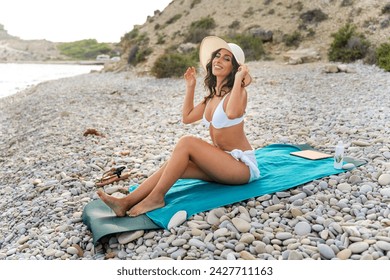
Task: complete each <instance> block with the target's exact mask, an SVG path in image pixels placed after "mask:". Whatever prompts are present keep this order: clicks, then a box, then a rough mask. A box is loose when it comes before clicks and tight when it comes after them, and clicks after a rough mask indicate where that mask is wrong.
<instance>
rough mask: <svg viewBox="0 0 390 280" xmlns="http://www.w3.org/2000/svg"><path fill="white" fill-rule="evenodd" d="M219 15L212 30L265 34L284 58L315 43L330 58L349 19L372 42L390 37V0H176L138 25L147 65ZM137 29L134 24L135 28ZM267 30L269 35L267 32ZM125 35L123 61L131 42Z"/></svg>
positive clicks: (269, 47)
mask: <svg viewBox="0 0 390 280" xmlns="http://www.w3.org/2000/svg"><path fill="white" fill-rule="evenodd" d="M207 17H211V18H212V19H214V22H215V27H214V28H213V29H212V30H210V31H209V33H210V34H212V35H217V36H225V35H227V34H231V33H241V34H242V33H248V32H249V33H252V34H255V35H258V34H260V35H262V36H265V39H264V48H265V50H266V52H267V57H269V58H271V59H275V60H277V59H283V54H284V53H286V52H287V51H289V50H295V49H304V48H310V49H314V50H315V51H316V52H318V54H319V57H320V59H321V60H324V61H326V60H327V50H328V48H329V46H330V44H331V42H332V40H333V38H332V36H331V34H332V33H335V32H337V31H338V30H339V29H340V28H341V27H342V26H344V25H345V24H346V23H347V22H350V23H352V24H354V25H356V27H357V31H358V32H360V33H362V34H364V36H365V37H366V38H367V39H368V40H369V41H370V42H371V44H372V45H373V46H377V45H379V44H380V43H383V42H388V40H389V38H390V0H311V1H308V0H306V1H305V0H301V1H298V0H240V1H225V0H213V1H208V0H173V1H172V2H171V3H170V4H169V5H168V6H167V7H166V8H165V9H164V11H162V12H160V11H156V12H155V14H154V16H151V17H149V18H148V19H147V21H146V22H145V23H144V24H143V25H141V26H135V28H134V29H137V30H139V34H143V35H144V37H143V38H144V42H147V45H148V46H147V47H148V48H150V50H151V51H150V53H148V56H147V60H146V62H144V63H143V64H140V65H137V68H138V66H140V67H141V65H143V71H148V70H149V69H150V67H151V65H153V62H154V61H155V59H156V58H157V57H158V56H159V55H161V54H162V53H164V51H165V50H166V49H167V48H171V47H173V46H174V47H176V48H177V46H180V45H183V44H184V43H186V36H187V34H188V32H189V30H190V28H191V24H192V23H194V22H196V21H199V20H200V19H202V18H207ZM134 29H133V30H134ZM294 33H295V34H299V36H300V39H299V43H298V45H297V44H295V45H293V46H288V45H287V44H286V43H285V38H286V36H289V35H291V34H294ZM267 35H268V37H267ZM125 41H126V40H125V36H124V37H123V38H122V42H121V43H122V45H123V46H124V54H123V57H122V61H121V64H122V66H124V65H126V62H127V61H128V59H129V52H131V48H130V47H129V44H128V42H127V44H126V42H125Z"/></svg>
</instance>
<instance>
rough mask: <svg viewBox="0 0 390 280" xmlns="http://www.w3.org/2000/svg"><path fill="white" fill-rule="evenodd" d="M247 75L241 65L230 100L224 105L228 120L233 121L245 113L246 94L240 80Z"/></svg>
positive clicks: (244, 66)
mask: <svg viewBox="0 0 390 280" xmlns="http://www.w3.org/2000/svg"><path fill="white" fill-rule="evenodd" d="M247 74H248V67H247V66H246V65H241V66H240V67H239V68H238V71H237V73H236V76H235V80H234V85H233V88H232V92H231V94H230V98H229V100H228V102H227V105H226V109H225V112H226V115H227V116H228V118H229V119H235V118H239V117H241V116H242V115H243V114H244V113H245V109H246V105H247V92H246V89H245V87H244V86H243V85H242V80H243V79H244V77H245V76H246V75H247Z"/></svg>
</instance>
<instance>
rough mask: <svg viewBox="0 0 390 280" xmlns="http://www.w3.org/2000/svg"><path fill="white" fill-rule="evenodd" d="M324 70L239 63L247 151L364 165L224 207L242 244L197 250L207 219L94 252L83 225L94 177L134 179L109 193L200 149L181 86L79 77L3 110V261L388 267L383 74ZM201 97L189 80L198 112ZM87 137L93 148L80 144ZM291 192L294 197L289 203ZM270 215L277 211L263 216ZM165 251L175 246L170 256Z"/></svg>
mask: <svg viewBox="0 0 390 280" xmlns="http://www.w3.org/2000/svg"><path fill="white" fill-rule="evenodd" d="M23 63H25V62H23ZM34 63H36V62H34ZM324 66H325V64H324V63H310V64H302V65H295V66H292V65H285V64H282V63H275V62H253V63H249V67H250V69H251V74H252V77H253V78H254V81H253V83H252V84H251V85H250V86H249V87H248V96H249V99H248V108H247V116H246V132H247V135H248V139H249V140H250V142H251V143H252V145H253V148H255V149H256V148H260V147H264V146H266V145H268V144H272V143H281V142H282V143H295V144H302V143H307V144H309V145H311V146H313V147H314V148H316V149H318V150H321V151H324V152H332V151H333V149H334V146H335V145H336V144H337V140H339V139H340V138H342V139H343V140H344V143H345V144H346V155H347V156H350V157H354V158H357V159H365V160H367V161H368V163H367V164H366V165H364V166H362V167H359V168H356V169H353V170H351V171H348V172H345V173H342V174H340V175H338V176H330V177H328V178H324V179H320V180H315V181H314V182H311V183H309V184H305V185H304V186H299V187H296V188H293V189H291V190H288V191H286V192H284V193H283V194H279V195H278V194H270V195H265V196H262V197H257V198H253V199H250V200H248V201H243V202H241V203H237V204H234V205H228V206H226V207H224V211H226V213H225V214H224V216H223V217H221V219H222V218H223V219H231V218H232V217H234V216H235V215H237V216H238V215H240V214H243V215H246V212H248V213H252V214H249V215H250V216H249V219H250V220H251V221H252V222H251V224H252V227H251V230H250V232H249V234H250V235H251V239H250V240H252V238H253V240H252V241H250V242H249V241H248V242H242V241H240V238H241V237H242V234H241V233H239V234H238V235H239V236H238V237H240V238H237V235H236V234H231V235H226V236H225V237H224V238H216V239H215V240H214V239H211V240H210V241H209V243H211V245H208V244H207V245H208V246H207V249H206V250H204V251H203V250H201V248H196V247H195V246H190V245H189V244H190V243H189V241H190V240H192V239H197V240H201V241H202V242H206V241H205V239H206V237H207V236H210V234H211V235H213V234H214V232H215V228H218V224H217V225H212V224H209V227H206V228H205V229H202V230H200V229H199V228H196V226H194V225H196V223H197V222H198V223H200V222H202V223H207V216H208V215H210V213H211V212H213V211H208V212H205V213H199V214H197V215H195V216H193V217H190V219H189V221H192V222H193V223H190V224H189V223H187V222H185V223H184V224H183V225H180V226H178V227H177V228H174V229H172V230H171V231H168V230H155V231H148V232H142V233H141V234H142V236H143V238H142V240H141V239H139V240H141V241H137V240H135V241H130V242H128V243H125V244H120V242H119V241H118V237H119V235H118V236H112V237H110V238H109V240H107V243H104V244H99V245H98V246H97V247H94V246H93V243H92V236H91V232H89V230H88V229H87V228H86V226H85V225H84V224H83V223H82V221H81V214H82V210H83V208H84V206H85V205H86V204H87V203H88V202H90V201H91V200H93V199H97V196H96V193H95V192H96V190H97V188H96V187H95V185H94V181H95V180H96V179H98V178H99V177H100V176H101V175H102V173H103V171H105V170H107V169H108V168H110V167H112V166H115V165H119V164H125V165H128V166H130V167H131V169H132V171H133V174H134V176H132V178H130V179H129V180H126V181H120V182H118V183H117V184H115V185H113V186H110V188H108V189H109V191H110V192H115V190H117V189H118V188H121V187H127V186H129V185H132V184H136V183H138V182H139V181H140V180H142V179H143V178H145V177H147V176H150V175H151V174H152V172H153V171H155V170H156V169H157V168H158V167H159V166H161V164H162V163H163V162H165V161H166V160H167V159H168V158H169V155H170V152H171V150H172V148H173V147H174V144H175V143H176V142H177V140H178V139H179V138H180V137H181V136H184V135H187V134H192V135H196V136H198V137H201V138H204V139H205V140H206V141H208V139H209V138H208V134H207V131H205V129H204V128H202V127H201V126H199V125H183V124H182V123H181V121H180V120H181V104H182V102H183V98H184V92H185V85H184V81H182V80H181V79H160V80H157V79H155V78H152V77H147V76H143V77H138V76H137V75H136V74H135V73H132V72H122V73H90V74H83V75H80V76H76V77H71V78H62V79H58V80H54V81H48V82H44V83H41V84H38V85H37V86H34V87H32V88H29V89H27V90H25V91H22V92H19V93H17V94H15V95H12V96H8V97H4V98H1V99H0V111H1V112H2V113H1V114H0V128H1V130H0V131H1V134H0V178H1V181H0V194H1V197H2V200H1V202H0V212H1V213H2V219H1V221H0V245H1V247H0V259H7V260H14V259H46V260H52V259H107V258H111V259H133V260H139V259H159V258H169V259H227V258H230V259H268V260H272V259H275V260H276V259H315V260H319V259H385V260H388V259H389V258H390V253H389V251H390V232H389V225H390V206H389V204H390V198H389V197H390V182H387V177H388V176H383V175H386V174H390V164H389V163H388V159H389V157H390V139H389V138H390V137H389V135H390V131H389V122H390V116H389V114H388V108H389V107H390V102H389V101H388V100H389V99H388V89H389V88H390V79H389V75H390V74H389V73H386V72H384V71H382V70H380V69H378V68H376V67H374V66H367V65H362V64H359V63H357V64H351V65H348V67H350V68H351V69H353V70H354V71H352V72H353V73H335V74H327V73H324V72H323V70H324ZM203 94H204V92H203V87H202V80H201V77H200V74H198V85H197V91H196V99H197V100H198V101H200V100H201V98H202V96H203ZM88 128H94V129H96V130H97V131H99V132H101V133H102V134H103V135H104V136H103V137H99V136H93V135H92V136H87V137H86V136H84V135H83V133H84V131H85V130H87V129H88ZM389 176H390V175H389ZM300 193H304V194H305V197H304V198H301V199H299V200H296V201H291V200H289V198H291V197H293V196H294V195H296V194H300ZM272 205H279V206H280V208H278V210H275V211H274V212H273V213H265V212H264V209H265V208H267V207H269V206H272ZM243 209H246V210H245V211H244V210H243ZM293 209H295V210H293ZM213 213H214V212H213ZM298 221H304V222H306V223H308V224H309V225H310V229H311V230H310V234H308V235H306V236H299V235H297V234H296V232H295V231H294V227H295V225H296V223H297V222H298ZM279 231H284V232H286V233H288V238H287V239H286V240H287V241H286V242H285V240H283V241H281V240H278V239H277V238H276V237H275V235H276V233H277V232H279ZM126 234H127V235H129V234H130V233H124V234H123V235H126ZM174 239H181V240H184V241H183V242H184V243H183V244H181V245H174V244H172V240H174ZM237 244H240V246H239V248H240V249H239V248H238V247H236V245H237ZM356 247H357V249H356ZM157 248H158V250H157V251H158V252H159V253H158V254H157V253H153V252H156V249H157ZM243 252H246V253H243Z"/></svg>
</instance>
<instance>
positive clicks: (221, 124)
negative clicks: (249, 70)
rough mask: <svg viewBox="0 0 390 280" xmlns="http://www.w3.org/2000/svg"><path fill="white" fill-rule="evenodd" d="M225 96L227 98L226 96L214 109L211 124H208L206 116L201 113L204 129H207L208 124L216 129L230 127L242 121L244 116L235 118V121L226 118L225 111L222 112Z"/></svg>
mask: <svg viewBox="0 0 390 280" xmlns="http://www.w3.org/2000/svg"><path fill="white" fill-rule="evenodd" d="M226 96H227V94H226V95H225V96H224V97H223V98H222V100H221V101H220V102H219V104H218V105H217V108H215V111H214V114H213V117H212V119H211V122H209V121H208V120H207V119H206V116H205V114H204V113H203V124H204V126H205V127H206V128H209V127H210V124H211V125H212V126H213V127H215V128H217V129H219V128H225V127H230V126H234V125H237V124H239V123H241V122H242V121H243V120H244V116H241V117H239V118H235V119H229V118H228V116H227V115H226V113H225V111H224V110H223V101H224V100H225V98H226Z"/></svg>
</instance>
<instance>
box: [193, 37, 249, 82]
mask: <svg viewBox="0 0 390 280" xmlns="http://www.w3.org/2000/svg"><path fill="white" fill-rule="evenodd" d="M219 49H226V50H228V51H229V52H231V53H232V54H233V56H234V58H235V59H236V60H237V62H238V63H239V64H244V63H245V54H244V51H243V50H242V49H241V47H240V46H238V45H236V44H234V43H227V42H225V41H224V40H223V39H221V38H219V37H216V36H207V37H205V38H204V39H203V40H202V42H201V43H200V49H199V60H200V64H201V65H202V67H203V69H205V70H206V65H207V63H208V62H209V61H210V59H211V54H212V53H213V52H215V51H216V50H219ZM251 81H252V77H251V76H250V75H249V74H247V75H246V76H245V79H244V82H245V86H247V85H249V84H250V83H251Z"/></svg>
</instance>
